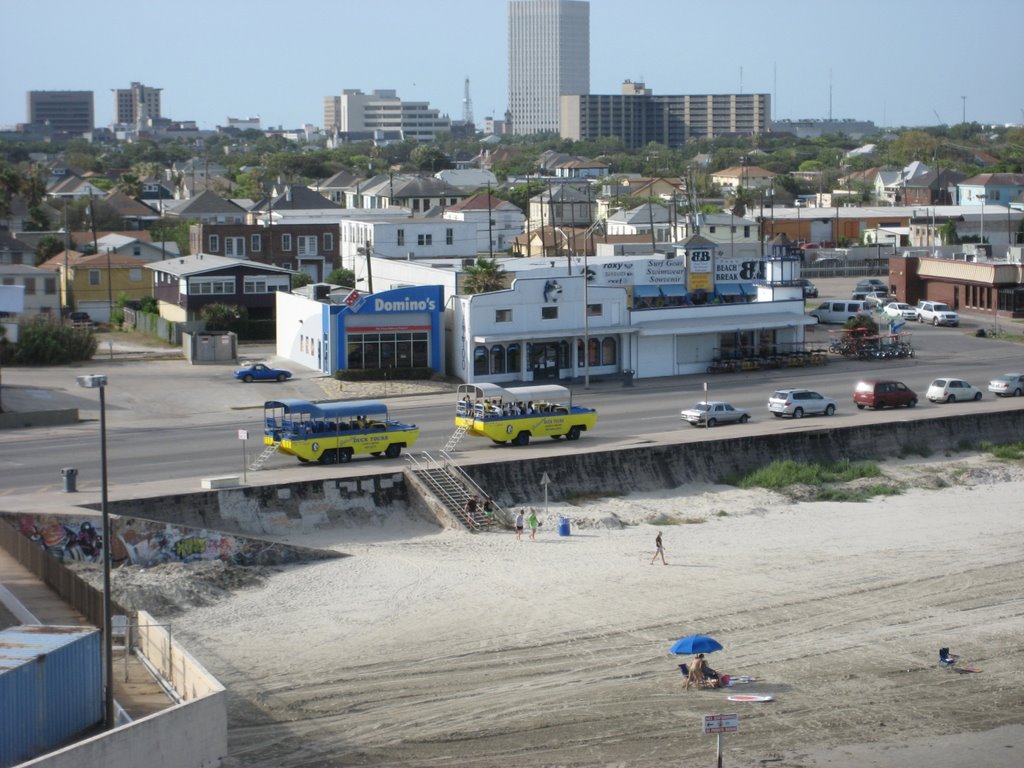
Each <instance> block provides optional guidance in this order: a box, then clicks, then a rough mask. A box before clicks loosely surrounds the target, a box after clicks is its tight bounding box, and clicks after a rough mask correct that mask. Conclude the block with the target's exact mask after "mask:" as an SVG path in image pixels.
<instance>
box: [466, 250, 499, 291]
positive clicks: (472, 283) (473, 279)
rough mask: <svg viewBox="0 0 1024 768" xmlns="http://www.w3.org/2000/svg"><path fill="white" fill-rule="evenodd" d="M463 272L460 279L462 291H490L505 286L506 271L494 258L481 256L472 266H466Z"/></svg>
mask: <svg viewBox="0 0 1024 768" xmlns="http://www.w3.org/2000/svg"><path fill="white" fill-rule="evenodd" d="M465 274H466V276H465V277H464V278H463V280H462V290H463V292H464V293H490V292H491V291H500V290H502V289H503V288H506V287H507V285H506V280H507V278H508V273H507V272H505V270H504V269H502V268H501V265H500V264H498V262H497V261H496V260H495V259H485V258H484V257H483V256H481V257H479V258H477V260H476V262H475V263H474V264H473V265H472V266H469V267H466V273H465Z"/></svg>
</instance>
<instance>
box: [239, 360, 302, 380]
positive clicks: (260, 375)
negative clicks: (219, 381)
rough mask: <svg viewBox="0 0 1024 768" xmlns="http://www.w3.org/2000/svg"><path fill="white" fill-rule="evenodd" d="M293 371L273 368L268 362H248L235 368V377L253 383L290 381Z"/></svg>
mask: <svg viewBox="0 0 1024 768" xmlns="http://www.w3.org/2000/svg"><path fill="white" fill-rule="evenodd" d="M291 377H292V372H291V371H286V370H285V369H283V368H271V367H270V366H269V365H267V364H266V363H246V364H245V365H243V366H242V367H241V368H238V369H236V370H235V378H236V379H238V380H239V381H244V382H245V383H246V384H251V383H252V382H254V381H288V379H290V378H291Z"/></svg>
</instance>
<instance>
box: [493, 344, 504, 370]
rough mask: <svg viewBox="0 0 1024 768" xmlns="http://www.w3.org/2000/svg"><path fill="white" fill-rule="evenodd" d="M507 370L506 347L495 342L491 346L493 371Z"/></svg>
mask: <svg viewBox="0 0 1024 768" xmlns="http://www.w3.org/2000/svg"><path fill="white" fill-rule="evenodd" d="M504 372H505V347H504V346H503V345H501V344H495V345H494V346H493V347H491V373H504Z"/></svg>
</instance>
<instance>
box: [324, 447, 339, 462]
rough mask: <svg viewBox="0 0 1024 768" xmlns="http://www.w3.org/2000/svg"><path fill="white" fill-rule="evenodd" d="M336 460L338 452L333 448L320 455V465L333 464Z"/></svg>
mask: <svg viewBox="0 0 1024 768" xmlns="http://www.w3.org/2000/svg"><path fill="white" fill-rule="evenodd" d="M337 460H338V452H337V451H336V450H335V449H333V448H328V449H327V450H326V451H324V452H323V453H321V454H320V463H321V464H333V463H334V462H336V461H337Z"/></svg>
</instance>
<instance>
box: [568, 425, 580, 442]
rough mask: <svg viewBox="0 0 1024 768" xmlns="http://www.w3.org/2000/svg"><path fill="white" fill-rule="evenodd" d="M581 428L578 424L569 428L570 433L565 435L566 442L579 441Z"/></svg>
mask: <svg viewBox="0 0 1024 768" xmlns="http://www.w3.org/2000/svg"><path fill="white" fill-rule="evenodd" d="M580 432H581V430H580V428H579V425H578V424H574V425H573V426H571V427H569V431H568V432H566V433H565V439H566V440H579V439H580Z"/></svg>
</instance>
